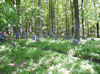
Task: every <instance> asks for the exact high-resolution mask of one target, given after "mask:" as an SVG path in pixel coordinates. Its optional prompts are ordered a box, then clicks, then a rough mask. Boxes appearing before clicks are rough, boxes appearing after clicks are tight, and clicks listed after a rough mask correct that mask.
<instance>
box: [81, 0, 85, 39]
mask: <svg viewBox="0 0 100 74" xmlns="http://www.w3.org/2000/svg"><path fill="white" fill-rule="evenodd" d="M81 12H82V35H83V37H84V35H85V33H84V0H82V4H81Z"/></svg>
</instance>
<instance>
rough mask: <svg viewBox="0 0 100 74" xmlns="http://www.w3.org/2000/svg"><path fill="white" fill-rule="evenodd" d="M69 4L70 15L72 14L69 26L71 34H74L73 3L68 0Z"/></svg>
mask: <svg viewBox="0 0 100 74" xmlns="http://www.w3.org/2000/svg"><path fill="white" fill-rule="evenodd" d="M70 5H71V15H72V28H71V34H72V35H73V34H74V11H73V3H72V2H71V0H70Z"/></svg>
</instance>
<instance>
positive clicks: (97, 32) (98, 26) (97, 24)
mask: <svg viewBox="0 0 100 74" xmlns="http://www.w3.org/2000/svg"><path fill="white" fill-rule="evenodd" d="M97 38H99V23H98V22H97Z"/></svg>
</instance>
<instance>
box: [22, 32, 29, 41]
mask: <svg viewBox="0 0 100 74" xmlns="http://www.w3.org/2000/svg"><path fill="white" fill-rule="evenodd" d="M22 36H23V37H25V39H26V40H28V35H27V33H25V32H23V33H22Z"/></svg>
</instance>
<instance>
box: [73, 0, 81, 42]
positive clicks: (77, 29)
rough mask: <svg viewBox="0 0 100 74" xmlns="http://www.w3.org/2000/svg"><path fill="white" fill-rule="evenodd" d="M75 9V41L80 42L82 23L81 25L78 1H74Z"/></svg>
mask: <svg viewBox="0 0 100 74" xmlns="http://www.w3.org/2000/svg"><path fill="white" fill-rule="evenodd" d="M74 7H75V39H77V40H78V41H80V23H79V7H78V0H74Z"/></svg>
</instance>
